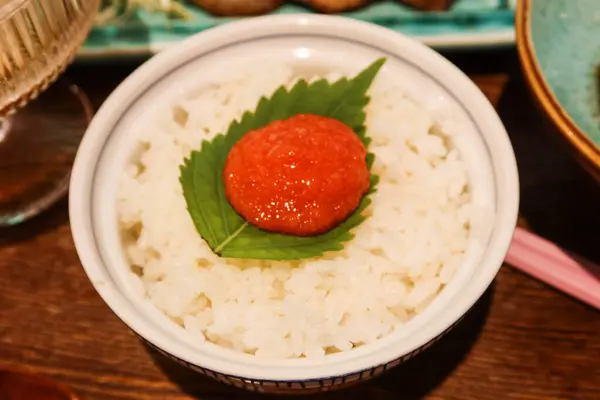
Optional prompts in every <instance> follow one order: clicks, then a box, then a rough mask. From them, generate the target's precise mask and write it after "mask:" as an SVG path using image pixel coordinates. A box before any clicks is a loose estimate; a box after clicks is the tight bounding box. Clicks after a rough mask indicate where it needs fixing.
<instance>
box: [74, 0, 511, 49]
mask: <svg viewBox="0 0 600 400" xmlns="http://www.w3.org/2000/svg"><path fill="white" fill-rule="evenodd" d="M515 3H516V0H457V1H456V2H455V3H454V5H453V6H452V9H451V10H449V11H447V12H419V11H415V10H414V9H410V8H408V7H405V6H402V5H400V4H398V3H397V2H395V1H392V0H388V1H377V2H375V3H374V4H372V5H371V6H369V7H366V8H363V9H360V10H358V11H354V12H348V13H344V14H342V15H344V16H347V17H350V18H355V19H359V20H363V21H370V22H373V23H375V24H378V25H382V26H385V27H388V28H390V29H393V30H396V31H399V32H402V33H405V34H407V35H410V36H413V37H416V38H418V39H419V40H422V41H423V42H424V43H426V44H428V45H430V46H432V47H435V48H472V47H498V46H510V45H512V44H514V41H515V34H514V8H515ZM186 7H188V9H189V11H190V13H191V15H192V18H191V19H188V20H169V18H167V16H166V15H164V14H162V13H147V12H144V11H140V12H138V13H137V14H136V15H134V16H132V17H131V18H129V19H128V21H127V23H120V24H118V25H117V24H115V25H103V26H97V27H95V28H94V29H93V30H92V32H91V34H90V36H89V38H88V40H87V42H86V43H85V45H84V46H83V48H82V49H81V51H80V52H79V58H80V59H116V58H122V57H127V56H147V55H152V54H154V53H156V52H158V51H160V50H162V49H164V48H166V47H169V46H171V45H173V44H174V43H177V42H179V41H181V40H182V39H185V38H186V37H188V36H190V35H193V34H194V33H197V32H200V31H203V30H205V29H209V28H212V27H215V26H217V25H220V24H223V23H226V22H228V21H231V20H232V19H231V18H221V17H214V16H211V15H209V14H207V13H205V12H203V11H202V10H200V9H199V8H197V7H194V6H192V5H189V6H186ZM301 12H302V13H305V12H308V10H307V9H306V8H303V7H301V6H297V5H285V6H283V7H281V8H280V9H278V10H277V11H275V13H277V14H291V13H301Z"/></svg>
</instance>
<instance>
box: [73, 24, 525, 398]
mask: <svg viewBox="0 0 600 400" xmlns="http://www.w3.org/2000/svg"><path fill="white" fill-rule="evenodd" d="M382 58H384V59H385V64H382V65H379V66H380V67H381V69H380V70H379V72H378V73H377V74H376V76H373V80H372V82H370V86H368V88H367V86H366V85H363V86H361V88H362V89H361V90H366V92H365V93H364V96H363V97H360V96H359V97H355V98H359V99H363V100H364V103H365V104H364V108H363V109H361V110H360V112H358V111H357V112H356V113H352V112H348V113H346V114H348V115H346V117H345V118H346V119H347V120H352V119H353V118H354V119H355V120H356V118H355V117H356V115H362V117H361V118H358V120H357V121H358V122H357V123H358V124H359V125H357V126H362V127H364V129H363V130H362V131H361V129H362V128H360V129H354V132H356V133H357V134H363V135H364V131H366V132H367V134H368V136H369V137H370V139H369V140H368V141H367V140H365V141H364V143H365V145H366V146H367V147H368V151H369V153H370V154H371V155H372V158H371V159H370V162H369V163H368V167H369V168H370V173H371V174H372V175H371V176H377V177H378V183H377V186H376V190H371V191H370V192H369V193H367V194H366V195H365V196H368V197H369V199H370V201H369V202H366V203H364V204H363V203H361V204H363V205H364V207H363V206H361V208H360V209H359V210H358V211H356V212H355V213H359V214H360V215H359V217H360V218H359V219H358V220H356V219H354V221H358V222H357V223H355V224H354V225H352V226H351V227H349V228H348V227H347V226H346V228H348V234H345V236H344V235H342V236H343V237H344V240H341V241H340V243H341V245H339V246H337V245H336V244H334V245H333V247H329V248H325V251H322V252H314V251H313V250H314V248H315V246H320V245H322V241H318V240H316V239H314V238H313V239H314V240H313V239H311V238H300V239H298V243H300V241H302V240H304V242H302V243H309V244H308V250H307V249H306V248H305V249H300V250H298V249H296V250H294V251H296V253H293V254H292V253H285V251H286V249H285V246H282V245H276V246H274V247H273V246H272V247H273V248H272V249H271V250H269V251H271V252H270V253H269V252H268V251H266V250H263V249H262V248H261V247H260V246H258V245H252V246H250V245H249V246H245V247H243V246H242V247H243V248H244V249H245V250H243V251H242V252H241V253H240V252H239V251H238V253H235V252H233V251H230V252H229V253H226V252H220V250H221V249H222V248H223V247H224V246H226V245H228V244H229V239H230V238H231V237H233V236H235V234H237V232H234V235H233V236H231V235H230V236H229V239H228V240H227V241H225V242H224V243H223V244H222V245H221V246H219V247H218V248H217V249H215V246H213V245H212V244H211V240H210V238H209V237H208V236H210V234H212V231H210V229H212V228H211V227H214V226H216V225H211V224H212V222H210V221H209V219H204V220H202V221H204V224H205V225H202V223H197V222H198V220H199V219H201V217H202V215H203V213H204V212H205V211H206V210H208V209H209V208H210V204H208V203H202V202H203V201H204V200H206V198H208V197H203V196H204V195H205V194H206V196H209V195H210V196H213V195H214V196H218V195H219V193H217V192H219V190H220V189H219V188H221V189H222V184H221V183H220V182H219V179H220V177H219V178H218V179H216V180H214V182H213V181H210V182H212V183H213V184H214V185H213V186H214V187H213V186H211V185H208V186H210V187H208V186H207V187H206V189H205V191H204V192H203V191H196V192H194V191H191V192H190V191H189V190H188V187H187V186H186V178H184V173H185V167H182V166H186V165H187V166H189V165H190V163H193V162H194V156H190V155H191V154H196V155H199V156H198V157H199V158H202V156H204V158H205V164H203V165H204V167H203V168H204V169H205V170H212V169H215V168H217V167H216V166H217V165H221V164H219V162H221V161H222V158H221V159H219V157H217V156H215V157H214V158H213V159H211V158H210V157H209V155H210V154H208V153H207V152H208V151H209V150H210V149H209V148H210V143H217V142H219V140H221V142H222V139H223V136H222V135H220V134H222V133H224V132H230V131H232V129H233V128H232V127H233V126H234V125H235V123H233V124H232V122H233V121H241V122H239V123H238V124H237V125H236V126H238V127H239V126H243V125H244V121H246V119H248V118H250V119H251V118H255V119H256V118H258V117H257V115H258V114H261V113H260V112H259V108H260V107H263V109H268V108H269V107H271V114H273V113H277V112H279V111H277V112H276V111H273V110H276V109H279V108H281V107H283V106H282V104H284V103H285V104H288V103H289V102H290V101H291V100H290V99H291V98H292V97H293V93H296V94H297V93H299V92H297V91H296V90H298V91H300V90H308V92H310V90H312V91H313V92H311V93H313V94H312V95H311V96H312V97H310V96H309V97H308V98H309V100H307V101H304V103H303V104H302V107H304V108H303V109H310V107H313V108H315V110H316V111H314V112H315V113H316V114H319V113H321V111H322V110H321V109H320V108H319V107H321V106H317V105H318V104H321V102H322V101H321V100H322V98H325V97H327V96H329V95H330V94H331V93H333V92H331V91H334V90H338V89H339V90H338V92H339V93H338V94H337V96H338V97H335V96H334V97H335V99H336V101H337V103H336V102H334V103H333V107H330V109H329V111H328V112H330V114H331V115H340V114H343V113H340V112H338V111H339V110H340V109H348V110H352V108H348V107H353V106H354V105H353V104H350V103H352V101H351V100H350V99H351V98H353V97H352V96H353V95H352V93H351V92H352V91H351V90H348V91H346V92H343V91H342V90H341V89H340V88H342V87H345V86H344V85H348V82H350V83H352V82H355V83H356V82H358V79H359V76H361V75H360V74H361V71H365V68H366V67H367V66H369V65H373V64H372V63H373V62H374V61H375V60H378V59H382ZM357 74H358V75H357ZM352 77H356V78H352ZM353 79H354V80H353ZM336 82H337V83H336ZM319 85H321V86H320V87H322V88H325V89H323V90H328V91H330V92H321V93H325V94H324V95H318V93H319V92H318V90H317V89H318V87H319ZM358 86H360V85H358ZM358 86H356V85H355V86H354V89H352V90H355V91H356V90H358V89H357V88H358ZM298 87H300V89H297V88H298ZM348 87H349V86H348ZM302 88H304V89H302ZM306 88H312V89H306ZM336 88H337V89H336ZM308 92H307V93H308ZM278 93H279V94H278ZM281 93H283V95H282V94H281ZM314 93H316V94H314ZM328 93H329V94H328ZM271 96H272V98H273V100H272V101H270V102H269V101H267V100H265V99H268V98H270V97H271ZM277 96H284V97H285V96H287V97H285V99H287V100H285V101H284V100H282V97H277ZM332 96H333V95H332ZM332 96H330V98H334V97H332ZM261 98H262V99H263V100H261ZM276 99H279V100H277V101H276ZM288 100H289V101H288ZM263 102H264V104H263ZM257 104H258V106H257ZM261 104H262V106H261ZM268 105H269V106H268ZM330 106H331V104H330ZM302 107H301V108H302ZM323 107H324V106H323ZM249 110H256V112H255V114H250V113H248V111H249ZM263 111H264V110H263ZM265 112H266V111H265ZM265 112H263V114H265ZM266 113H267V114H268V112H266ZM361 113H362V114H361ZM261 115H262V114H261ZM281 115H283V114H281ZM270 117H271V120H278V119H281V118H277V116H274V115H271V116H270ZM340 120H343V118H341V117H340ZM360 124H363V125H360ZM248 126H250V125H248ZM259 126H261V124H259V123H255V126H254V127H255V128H258V127H259ZM238 130H239V129H238ZM359 131H361V132H362V133H360V132H359ZM351 132H352V131H351ZM242 133H244V134H246V133H245V132H242ZM228 135H229V133H228ZM244 138H245V137H244ZM273 151H275V150H273ZM270 153H271V152H269V154H270ZM225 156H227V154H225V153H223V154H222V157H225ZM310 156H311V155H310V154H309V155H308V157H310ZM330 156H331V157H330V158H335V156H336V155H335V154H330ZM325 158H328V157H327V155H326V157H325ZM190 160H191V161H190ZM206 160H208V161H206ZM211 160H213V161H211ZM197 164H198V163H197ZM198 165H199V164H198ZM198 165H196V167H197V166H198ZM255 167H256V168H258V167H260V166H258V167H257V166H256V165H251V167H249V168H255ZM291 168H293V167H291ZM258 169H260V168H258ZM264 169H265V168H263V170H264ZM194 171H195V172H194V173H195V174H196V175H194V174H192V175H190V176H192V178H191V181H192V182H191V183H190V182H187V184H189V185H192V184H198V182H197V181H196V178H197V179H200V180H201V179H202V174H203V170H202V168H199V169H198V168H197V171H196V170H194ZM218 172H219V174H220V173H221V172H220V170H219V171H218ZM243 174H244V170H242V175H243ZM205 175H206V174H205ZM209 175H210V174H208V175H206V176H209ZM213 175H214V174H213ZM211 176H212V175H211ZM215 176H216V175H215ZM348 176H349V175H348ZM353 176H354V175H353ZM209 178H210V176H209ZM209 178H207V179H209ZM242 178H243V177H242ZM338 178H340V177H339V176H338ZM210 179H212V178H210ZM328 179H329V178H328ZM341 179H345V178H344V176H342V178H341ZM188 180H190V179H188ZM328 182H329V181H328ZM371 183H373V181H371ZM219 185H221V186H219ZM342 186H343V185H342ZM190 193H192V195H191V196H190ZM69 200H70V203H69V207H70V220H71V226H72V232H73V237H74V241H75V245H76V248H77V252H78V255H79V257H80V260H81V262H82V265H83V267H84V269H85V271H86V273H87V275H88V276H89V279H90V280H91V282H92V284H93V285H94V287H95V288H96V290H97V291H98V293H99V294H100V296H101V297H102V298H103V300H104V301H105V302H106V303H107V304H108V306H109V307H110V308H111V309H112V311H113V312H114V313H115V314H116V315H117V316H118V317H119V318H120V319H121V320H122V321H123V322H124V323H125V324H127V325H128V326H129V328H131V329H132V330H133V331H134V332H135V333H136V334H137V335H138V336H139V337H140V338H142V339H143V340H144V341H145V342H146V343H148V344H149V345H150V346H152V347H153V348H155V349H156V350H158V351H159V352H160V353H162V354H163V355H165V356H167V357H169V358H171V359H173V360H175V361H177V362H179V363H180V364H183V365H185V366H187V367H189V368H192V369H194V370H196V371H198V372H200V373H202V374H204V375H206V376H209V377H212V378H214V379H217V380H219V381H221V382H223V383H226V384H230V385H233V386H236V387H240V388H245V389H249V390H253V391H260V392H267V393H300V392H318V391H327V390H330V389H333V388H341V387H344V386H348V385H351V384H354V383H357V382H361V381H365V380H368V379H370V378H373V377H375V376H378V375H380V374H381V373H383V372H385V371H386V370H389V369H390V368H393V367H394V366H396V365H399V364H400V363H402V362H404V361H406V360H408V359H409V358H411V357H414V356H416V355H418V354H419V353H421V352H422V351H424V350H425V349H426V348H428V347H429V346H431V345H432V344H433V343H434V342H436V341H437V340H439V339H440V338H441V337H442V336H443V335H444V334H445V333H447V332H448V331H449V330H450V329H452V327H453V326H455V325H456V324H457V323H458V322H459V321H460V320H461V319H462V317H463V316H464V315H465V314H466V313H467V312H468V311H469V310H470V309H471V308H472V307H473V305H474V304H475V303H476V302H477V300H478V299H479V298H480V297H481V295H482V294H483V293H484V291H485V290H486V289H487V288H488V286H489V285H490V284H491V282H492V281H493V279H494V277H495V276H496V273H497V272H498V269H499V268H500V266H501V264H502V262H503V259H504V256H505V254H506V252H507V250H508V247H509V244H510V241H511V238H512V234H513V231H514V228H515V225H516V219H517V211H518V200H519V193H518V174H517V168H516V162H515V157H514V153H513V149H512V147H511V144H510V141H509V139H508V136H507V133H506V131H505V129H504V127H503V125H502V123H501V121H500V119H499V117H498V116H497V114H496V112H495V111H494V109H493V107H492V106H491V104H490V103H489V102H488V101H487V99H486V98H485V96H484V95H483V94H482V93H481V91H480V90H479V89H478V88H477V87H476V86H475V85H474V84H473V83H472V82H471V81H470V80H469V79H468V78H467V77H466V76H465V75H464V74H463V73H462V72H461V71H460V70H458V69H457V68H456V67H455V66H453V65H452V64H451V63H450V62H449V61H447V60H446V59H444V58H443V57H442V56H440V55H439V54H437V53H435V52H434V51H433V50H431V49H429V48H427V47H426V46H424V45H422V44H420V43H418V42H416V41H414V40H412V39H409V38H407V37H405V36H403V35H401V34H398V33H395V32H393V31H391V30H387V29H385V28H381V27H377V26H375V25H371V24H368V23H364V22H359V21H354V20H350V19H345V18H342V17H333V16H319V15H301V14H299V15H280V16H266V17H258V18H254V19H248V20H244V21H237V22H232V23H230V24H227V25H224V26H222V27H218V28H214V29H211V30H209V31H206V32H202V33H200V34H198V35H196V36H194V37H192V38H190V39H188V40H186V41H184V42H182V43H180V44H179V45H178V46H176V47H174V48H172V49H169V50H166V51H164V52H161V53H160V54H158V55H157V56H155V57H154V58H152V59H151V60H149V61H148V62H146V63H145V64H144V65H142V66H141V67H140V68H139V69H137V70H136V71H135V72H134V73H133V74H132V75H131V76H129V77H128V78H127V79H126V80H125V81H124V82H123V83H122V84H121V85H120V86H119V87H118V88H117V89H116V90H115V91H114V92H113V93H112V94H111V95H110V97H109V98H108V99H107V100H106V102H105V103H104V104H103V106H102V107H101V109H100V110H99V111H98V113H97V114H96V116H95V118H94V120H93V121H92V123H91V125H90V127H89V129H88V132H87V133H86V135H85V137H84V139H83V141H82V143H81V146H80V148H79V152H78V155H77V158H76V162H75V166H74V169H73V174H72V180H71V191H70V199H69ZM192 200H193V201H197V202H198V204H204V206H202V207H200V208H198V209H195V208H194V207H195V206H194V204H192V203H191V201H192ZM203 207H205V208H203ZM193 210H196V211H197V212H193ZM220 210H221V211H223V210H224V208H221V209H220ZM226 211H227V210H226ZM229 211H231V210H229ZM223 212H224V211H223ZM234 217H235V218H239V216H237V215H234ZM355 217H356V216H355V215H353V216H352V217H349V219H348V220H352V219H353V218H355ZM215 219H216V220H218V219H219V216H218V215H216V216H214V215H213V220H212V221H213V222H214V221H215ZM207 221H208V222H207ZM214 224H218V221H217V222H214ZM246 225H247V224H246ZM209 228H210V229H209ZM346 228H344V227H343V226H342V229H346ZM206 229H208V231H206ZM241 229H243V228H241ZM249 229H250V228H249ZM209 231H210V232H209ZM202 232H204V233H202ZM206 232H209V233H206ZM254 234H255V235H262V236H260V237H259V239H260V238H262V237H263V236H264V235H267V236H268V235H270V234H269V233H265V232H263V231H260V229H255V231H254ZM323 237H325V238H329V240H330V239H331V236H323ZM250 239H252V238H251V237H250ZM287 239H288V238H287V237H283V238H282V237H281V236H277V237H276V238H275V239H274V240H275V242H273V243H283V242H277V240H287ZM294 240H295V239H294ZM294 240H292V242H293V243H296V242H294ZM336 240H337V239H336ZM248 243H258V242H248ZM285 243H288V242H285ZM311 246H312V247H311ZM336 246H337V247H336ZM242 247H238V248H242ZM332 249H333V250H332ZM244 251H246V253H244ZM265 251H266V252H265ZM307 251H308V252H307ZM311 251H313V252H312V253H311ZM303 252H304V253H303ZM244 254H248V255H251V256H249V257H247V258H246V257H244ZM273 254H277V256H273ZM282 254H283V255H282ZM289 254H292V255H291V256H289V257H288V255H289ZM299 254H300V255H299ZM303 254H304V255H306V256H303ZM315 254H316V255H315ZM309 255H310V256H309Z"/></svg>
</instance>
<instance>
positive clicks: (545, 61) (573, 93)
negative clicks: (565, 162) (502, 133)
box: [516, 0, 600, 181]
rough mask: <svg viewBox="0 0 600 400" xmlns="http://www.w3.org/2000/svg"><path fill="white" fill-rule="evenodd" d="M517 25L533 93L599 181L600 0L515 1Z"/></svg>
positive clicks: (523, 63)
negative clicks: (599, 72) (516, 4)
mask: <svg viewBox="0 0 600 400" xmlns="http://www.w3.org/2000/svg"><path fill="white" fill-rule="evenodd" d="M516 29H517V44H518V47H519V55H520V58H521V63H522V65H523V71H524V73H525V76H526V78H527V81H528V83H529V85H530V87H531V89H532V91H533V93H534V95H535V96H536V98H537V100H538V102H539V103H540V105H541V106H542V108H543V110H544V111H545V112H546V114H547V115H548V117H549V119H550V120H551V122H552V123H553V124H554V125H555V126H556V127H557V128H558V131H559V132H560V133H561V134H562V137H563V138H564V139H566V141H567V142H568V143H569V144H570V146H571V148H572V149H573V150H574V151H575V153H576V155H577V157H578V159H579V161H580V162H581V163H582V164H583V166H584V167H585V168H586V169H587V170H588V171H589V172H590V173H592V174H593V175H594V177H596V178H597V179H598V180H599V181H600V94H599V91H600V85H599V76H598V70H599V66H600V0H520V1H519V3H518V7H517V15H516Z"/></svg>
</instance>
